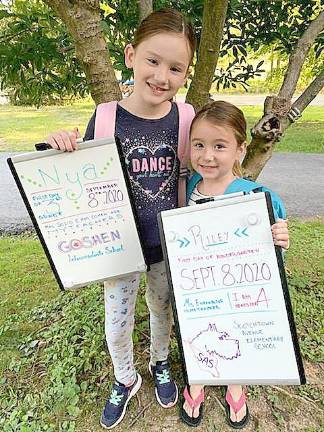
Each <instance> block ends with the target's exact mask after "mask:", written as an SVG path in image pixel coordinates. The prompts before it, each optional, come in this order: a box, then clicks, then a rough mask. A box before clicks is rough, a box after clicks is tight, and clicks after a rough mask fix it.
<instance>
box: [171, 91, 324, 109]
mask: <svg viewBox="0 0 324 432" xmlns="http://www.w3.org/2000/svg"><path fill="white" fill-rule="evenodd" d="M266 96H267V95H265V94H264V95H258V94H249V93H247V94H240V95H229V94H222V93H221V94H214V95H213V99H214V100H224V101H227V102H231V103H232V104H234V105H240V106H242V105H262V106H263V104H264V100H265V98H266ZM295 99H297V97H295V98H293V100H295ZM177 100H178V101H180V102H184V100H185V96H184V95H183V96H182V95H181V96H177ZM310 105H312V106H322V105H324V94H319V95H317V96H316V98H315V99H313V100H312V102H311V103H310Z"/></svg>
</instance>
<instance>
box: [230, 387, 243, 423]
mask: <svg viewBox="0 0 324 432" xmlns="http://www.w3.org/2000/svg"><path fill="white" fill-rule="evenodd" d="M228 390H229V392H230V393H231V395H232V398H233V400H234V401H235V402H237V401H238V400H239V399H240V397H241V395H242V392H243V388H242V386H240V385H229V386H228ZM245 415H246V404H244V405H243V406H242V408H241V409H240V410H239V411H237V413H235V411H234V410H233V408H232V407H230V418H231V420H232V421H233V422H240V421H241V420H242V419H243V418H244V417H245Z"/></svg>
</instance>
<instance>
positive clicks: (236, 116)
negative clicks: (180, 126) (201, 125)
mask: <svg viewBox="0 0 324 432" xmlns="http://www.w3.org/2000/svg"><path fill="white" fill-rule="evenodd" d="M198 120H208V121H209V122H210V123H214V124H218V125H221V126H227V127H230V128H231V129H232V131H233V132H234V135H235V139H236V141H237V146H238V147H240V146H242V145H244V144H246V120H245V118H244V114H243V112H242V111H241V110H240V109H239V108H238V107H236V106H235V105H233V104H231V103H229V102H225V101H214V102H211V103H208V104H207V105H205V106H203V107H202V108H201V110H199V111H198V112H197V114H196V115H195V117H194V119H193V120H192V123H191V126H190V136H191V132H192V128H193V126H194V124H195V123H196V122H197V121H198ZM232 170H233V174H234V175H235V176H238V177H242V175H243V171H242V167H241V164H240V161H235V162H234V165H233V168H232Z"/></svg>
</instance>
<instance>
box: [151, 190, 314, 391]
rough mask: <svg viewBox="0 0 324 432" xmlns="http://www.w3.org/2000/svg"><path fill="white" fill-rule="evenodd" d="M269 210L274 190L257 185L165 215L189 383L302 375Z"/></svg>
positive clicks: (284, 379) (291, 379)
mask: <svg viewBox="0 0 324 432" xmlns="http://www.w3.org/2000/svg"><path fill="white" fill-rule="evenodd" d="M268 209H269V210H268ZM270 209H271V210H270ZM269 211H270V213H271V212H272V207H271V199H270V195H268V194H267V196H266V195H265V193H254V194H249V195H245V196H237V194H233V196H231V195H226V196H223V197H221V199H219V200H216V201H214V202H208V203H205V204H199V205H194V206H191V207H185V208H181V209H175V210H169V211H164V212H162V213H161V215H160V220H159V225H160V232H161V237H162V245H163V249H164V250H163V252H164V258H165V261H166V263H167V267H168V278H169V284H170V286H171V287H172V292H173V309H174V314H175V321H176V323H177V332H178V340H179V343H180V350H181V353H182V357H183V364H184V366H185V376H186V380H187V382H188V383H189V384H206V385H224V384H273V383H280V384H300V383H303V382H305V376H304V370H303V365H302V362H301V357H300V352H299V347H298V341H297V336H296V330H295V325H294V322H293V316H292V311H291V304H290V300H289V294H288V289H287V285H286V279H285V274H284V268H283V262H282V257H281V252H280V250H279V248H275V247H274V245H273V240H272V234H271V229H270V219H269V213H268V212H269ZM271 217H272V218H273V214H272V215H271ZM276 249H278V250H277V251H276Z"/></svg>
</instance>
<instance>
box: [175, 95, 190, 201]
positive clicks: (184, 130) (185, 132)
mask: <svg viewBox="0 0 324 432" xmlns="http://www.w3.org/2000/svg"><path fill="white" fill-rule="evenodd" d="M176 104H177V107H178V112H179V131H178V159H179V161H180V173H179V183H178V206H179V207H184V206H185V205H186V182H187V177H188V172H189V170H188V162H189V155H190V146H189V130H190V125H191V122H192V119H193V118H194V116H195V111H194V108H193V106H192V105H190V104H187V103H183V102H176Z"/></svg>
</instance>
